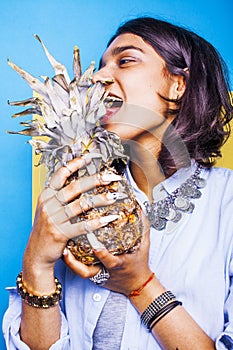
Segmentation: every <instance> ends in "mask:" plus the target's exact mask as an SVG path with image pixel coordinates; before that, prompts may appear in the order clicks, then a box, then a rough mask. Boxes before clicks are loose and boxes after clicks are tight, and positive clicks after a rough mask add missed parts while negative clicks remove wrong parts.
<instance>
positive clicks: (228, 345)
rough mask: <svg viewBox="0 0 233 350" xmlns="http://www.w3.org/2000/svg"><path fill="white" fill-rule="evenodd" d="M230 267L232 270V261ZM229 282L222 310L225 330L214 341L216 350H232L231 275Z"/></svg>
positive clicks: (232, 294)
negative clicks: (227, 293)
mask: <svg viewBox="0 0 233 350" xmlns="http://www.w3.org/2000/svg"><path fill="white" fill-rule="evenodd" d="M231 265H232V266H231V267H232V270H233V259H232V261H231ZM230 280H231V286H230V290H229V295H228V297H227V299H226V302H225V309H224V318H225V329H224V332H222V333H221V334H220V336H219V337H218V338H217V340H216V349H217V350H233V275H232V276H231V279H230Z"/></svg>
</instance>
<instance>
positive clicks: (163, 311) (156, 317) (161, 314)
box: [147, 300, 182, 332]
mask: <svg viewBox="0 0 233 350" xmlns="http://www.w3.org/2000/svg"><path fill="white" fill-rule="evenodd" d="M178 305H182V302H181V301H178V300H175V301H172V302H171V303H169V304H167V305H166V306H164V307H163V309H161V310H160V311H159V312H157V313H156V314H155V315H154V316H153V317H152V318H151V320H150V322H149V324H148V326H147V328H148V330H149V331H150V332H151V331H152V329H153V328H154V326H155V325H156V324H157V323H158V322H159V321H160V320H161V319H162V318H163V317H164V316H166V315H167V314H168V313H169V312H170V311H172V310H173V309H174V308H175V307H177V306H178Z"/></svg>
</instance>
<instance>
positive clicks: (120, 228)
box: [67, 167, 142, 265]
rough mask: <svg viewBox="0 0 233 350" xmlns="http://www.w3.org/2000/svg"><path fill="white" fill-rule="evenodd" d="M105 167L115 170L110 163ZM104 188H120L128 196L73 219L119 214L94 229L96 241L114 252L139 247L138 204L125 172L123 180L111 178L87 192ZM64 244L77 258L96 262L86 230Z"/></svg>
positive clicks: (140, 220)
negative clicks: (108, 182) (104, 183)
mask: <svg viewBox="0 0 233 350" xmlns="http://www.w3.org/2000/svg"><path fill="white" fill-rule="evenodd" d="M108 170H112V171H113V172H114V171H115V169H111V168H109V167H108ZM106 192H123V193H126V194H127V195H128V197H127V198H125V199H123V200H119V201H117V202H115V203H114V204H111V205H109V206H105V207H98V208H93V209H90V210H88V211H87V212H85V213H83V214H81V215H79V216H78V217H77V218H76V219H75V221H76V222H77V221H82V220H90V219H94V218H98V217H101V216H107V215H115V214H116V215H119V219H117V220H115V221H113V222H111V223H109V224H108V225H107V226H104V227H101V228H99V229H98V230H95V231H94V234H95V236H96V238H97V239H98V241H100V242H101V243H102V244H103V245H104V246H105V248H106V249H107V250H108V251H109V252H110V253H112V254H114V255H120V254H125V253H133V252H134V251H135V250H136V249H138V247H139V245H140V243H141V239H142V219H141V207H140V205H139V203H138V202H137V200H136V198H135V195H134V192H133V189H132V187H131V185H130V184H129V183H128V181H127V179H126V177H125V175H122V180H120V181H118V182H112V183H111V184H109V185H107V186H99V187H96V188H95V189H94V190H93V191H89V192H88V194H90V195H96V194H99V193H106ZM67 248H68V249H69V250H70V251H71V252H72V254H73V255H74V256H75V258H76V259H77V260H78V261H81V262H82V263H84V264H86V265H93V264H98V263H99V260H98V259H97V258H96V256H95V255H94V252H93V248H92V246H91V244H90V243H89V241H88V238H87V235H86V234H81V235H79V236H77V237H74V238H73V239H71V240H69V241H68V242H67Z"/></svg>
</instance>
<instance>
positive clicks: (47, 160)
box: [8, 35, 142, 265]
mask: <svg viewBox="0 0 233 350" xmlns="http://www.w3.org/2000/svg"><path fill="white" fill-rule="evenodd" d="M35 38H36V39H37V40H38V41H39V42H40V43H41V45H42V47H43V49H44V51H45V54H46V56H47V58H48V60H49V61H50V63H51V65H52V66H53V68H54V71H55V76H54V77H53V78H52V79H50V78H49V77H46V76H44V82H42V81H40V80H38V79H37V78H35V77H34V76H32V75H31V74H29V73H27V72H26V71H24V70H23V69H22V68H20V67H19V66H17V65H16V64H15V63H13V62H11V61H10V60H8V64H9V65H10V66H11V67H12V68H13V69H14V70H15V71H16V72H17V73H18V74H19V75H20V76H21V77H22V78H23V79H25V80H26V82H27V83H28V84H29V86H30V87H31V88H32V90H33V91H34V92H36V93H37V94H38V97H31V98H29V99H26V100H23V101H16V102H9V104H10V105H11V106H23V107H28V106H31V107H30V108H28V109H26V110H24V111H23V112H21V113H17V114H14V115H13V117H20V116H26V115H28V114H34V115H39V116H42V121H41V120H39V119H37V118H33V119H32V120H31V121H27V122H24V123H21V124H22V125H23V126H25V127H26V129H23V130H21V131H18V132H12V131H11V132H9V133H12V134H21V135H26V136H32V137H36V138H33V139H31V140H30V141H29V143H30V144H31V145H32V146H33V147H34V149H35V153H36V154H41V158H40V161H39V164H38V165H40V164H44V165H45V167H46V168H47V169H48V173H47V184H48V183H49V181H50V178H51V176H52V175H53V173H54V172H56V170H58V169H59V168H60V167H61V166H63V165H64V164H66V163H67V162H69V161H70V160H72V159H74V158H76V157H81V156H83V155H86V154H88V155H90V156H91V162H90V163H89V164H86V167H84V168H82V169H80V170H78V171H77V172H76V173H74V174H73V175H71V177H70V179H68V181H67V182H66V183H65V185H64V186H66V185H67V184H68V183H69V181H73V180H75V179H78V178H80V177H82V176H88V175H93V174H95V173H99V172H101V171H104V170H105V169H108V170H111V171H113V172H117V173H118V174H122V173H123V171H122V169H120V166H119V164H120V162H122V163H123V164H124V169H125V164H126V159H127V156H126V155H125V152H124V148H123V146H122V144H121V140H120V138H119V137H118V136H117V135H116V134H114V133H111V132H108V131H107V130H105V129H104V128H103V127H102V126H101V122H100V120H101V118H102V117H103V116H104V115H105V113H106V108H105V98H106V97H107V94H106V92H105V86H104V84H102V83H101V82H98V83H96V84H94V85H93V84H92V76H93V72H94V69H95V67H94V62H92V63H91V65H90V66H89V68H88V69H87V70H86V71H85V72H84V73H83V74H82V73H81V63H80V55H79V50H78V48H77V47H75V48H74V55H73V71H74V78H73V79H72V80H71V79H70V77H69V75H68V72H67V69H66V67H65V66H64V65H63V64H61V63H59V62H58V61H56V60H55V58H54V57H53V56H52V55H51V54H50V53H49V51H48V50H47V48H46V47H45V45H44V43H43V42H42V40H41V39H40V38H39V37H38V35H35ZM38 137H39V138H38ZM44 137H45V138H44ZM47 139H48V140H47ZM114 163H115V164H114ZM103 192H121V193H122V192H123V193H125V194H127V195H128V197H127V198H126V199H123V200H118V201H117V202H115V203H114V204H112V205H109V206H105V207H98V208H94V209H90V210H88V211H87V212H85V213H82V214H81V215H79V216H77V217H75V218H72V219H71V220H70V221H71V223H72V222H73V221H74V220H76V222H77V221H82V220H90V219H93V218H97V217H101V216H107V215H112V214H117V215H119V219H117V220H115V221H114V222H111V223H109V224H108V225H107V226H105V227H102V228H100V229H98V230H96V231H95V232H94V234H95V235H96V238H97V239H98V240H99V241H100V242H101V243H102V244H103V245H104V246H105V247H106V248H107V249H108V250H109V252H111V253H112V254H124V253H131V252H133V251H134V250H136V249H137V248H138V247H139V244H140V242H141V238H142V219H141V207H140V205H139V203H138V202H137V200H136V198H135V195H134V191H133V188H132V187H131V185H130V184H129V183H128V181H127V179H126V177H125V175H122V180H121V181H119V182H113V183H111V184H110V185H107V186H99V187H96V188H95V189H94V190H93V191H89V192H88V193H89V194H94V195H95V194H98V193H103ZM76 199H77V198H76ZM67 247H68V249H70V251H71V252H72V254H73V255H74V256H75V258H76V259H77V260H79V261H81V262H82V263H84V264H87V265H91V264H96V263H99V261H98V259H97V258H96V257H95V255H94V253H93V249H92V247H91V245H90V243H89V241H88V239H87V235H86V234H82V235H79V236H77V237H75V238H73V239H72V240H69V241H68V243H67Z"/></svg>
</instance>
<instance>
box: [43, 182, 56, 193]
mask: <svg viewBox="0 0 233 350" xmlns="http://www.w3.org/2000/svg"><path fill="white" fill-rule="evenodd" d="M45 188H49V189H50V190H53V191H56V192H57V191H58V190H59V188H56V187H54V186H53V185H51V184H50V183H49V182H48V183H47V184H46V185H45Z"/></svg>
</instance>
